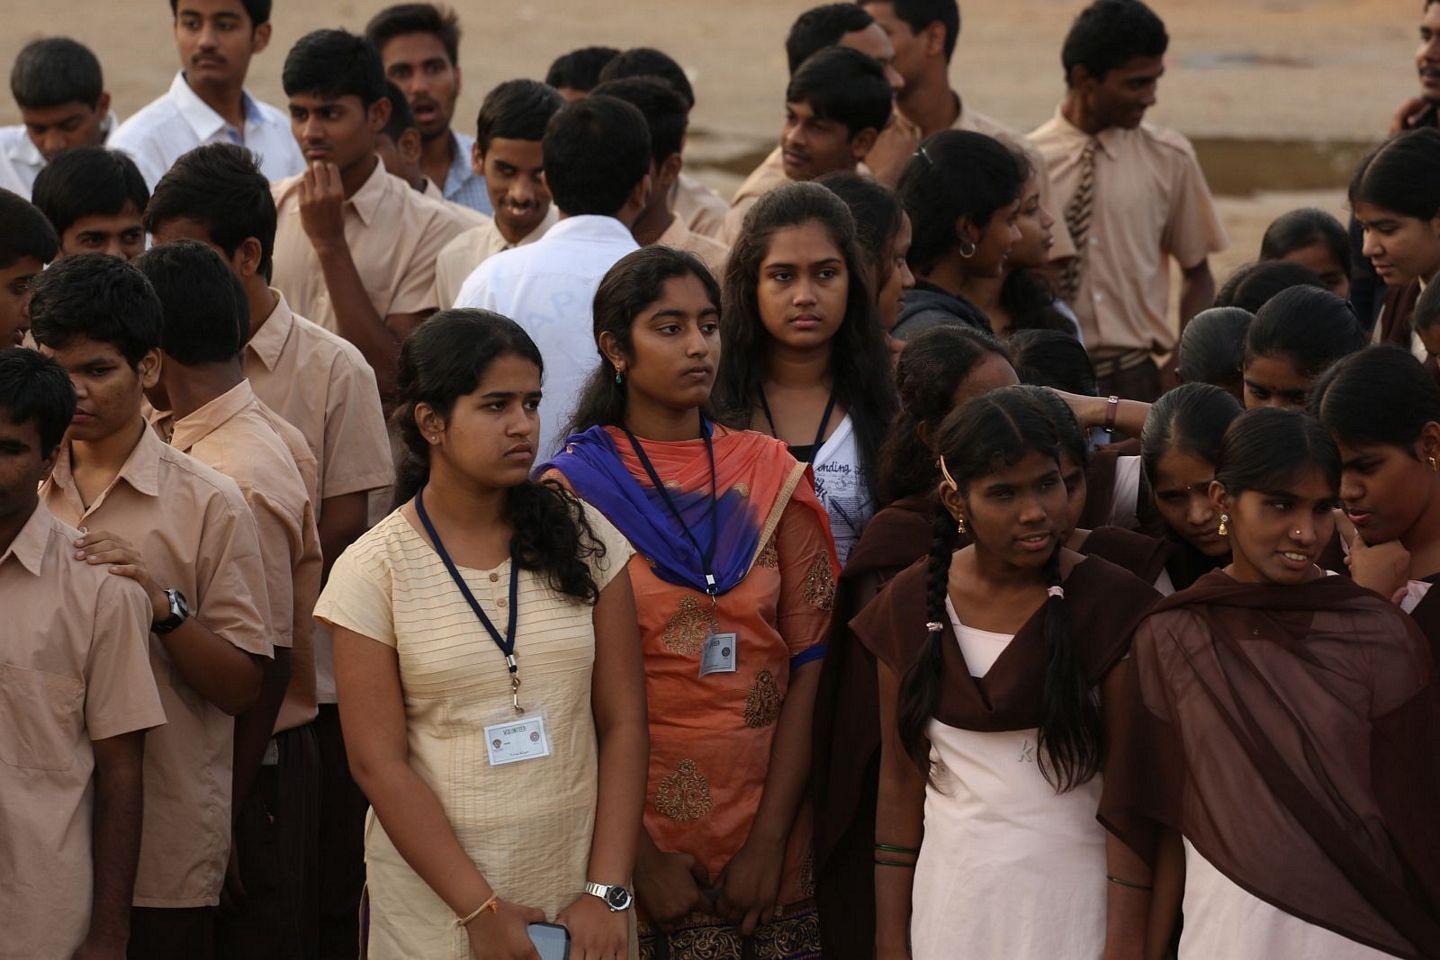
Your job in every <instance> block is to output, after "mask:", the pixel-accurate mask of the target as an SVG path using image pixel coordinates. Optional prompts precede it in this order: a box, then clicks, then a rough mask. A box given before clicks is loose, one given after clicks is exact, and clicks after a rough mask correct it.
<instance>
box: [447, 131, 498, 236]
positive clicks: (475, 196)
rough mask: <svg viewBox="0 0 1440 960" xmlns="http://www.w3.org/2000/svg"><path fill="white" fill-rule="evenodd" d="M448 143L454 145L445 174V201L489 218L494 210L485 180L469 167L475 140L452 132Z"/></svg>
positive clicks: (457, 132) (458, 132)
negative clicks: (453, 152)
mask: <svg viewBox="0 0 1440 960" xmlns="http://www.w3.org/2000/svg"><path fill="white" fill-rule="evenodd" d="M450 142H451V143H453V144H454V145H455V159H454V160H453V161H451V163H450V172H449V173H447V174H445V190H444V193H445V199H446V200H449V201H450V202H451V203H458V204H460V205H461V206H464V207H469V208H470V209H471V210H477V211H479V212H480V213H483V214H485V215H486V216H490V215H491V214H493V213H494V212H495V208H494V207H492V206H491V205H490V193H489V191H488V190H486V189H485V178H484V177H482V176H480V175H479V174H478V173H476V172H475V171H474V170H473V169H471V167H470V153H471V150H472V149H473V147H474V146H475V138H474V137H467V136H465V134H463V133H461V132H460V131H458V130H452V131H450Z"/></svg>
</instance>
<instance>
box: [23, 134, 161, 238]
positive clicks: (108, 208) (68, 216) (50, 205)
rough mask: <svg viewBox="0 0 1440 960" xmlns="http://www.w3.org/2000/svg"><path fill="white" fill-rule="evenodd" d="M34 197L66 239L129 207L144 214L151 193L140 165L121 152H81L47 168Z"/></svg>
mask: <svg viewBox="0 0 1440 960" xmlns="http://www.w3.org/2000/svg"><path fill="white" fill-rule="evenodd" d="M30 197H31V200H32V202H33V203H34V204H35V206H37V207H39V208H40V211H41V212H42V213H44V214H45V217H46V219H47V220H49V221H50V225H51V226H52V227H54V228H55V235H56V236H60V237H63V236H65V231H66V230H69V229H70V228H71V227H73V226H74V225H75V221H77V220H79V219H81V218H82V217H93V216H107V217H113V216H115V215H116V214H118V213H120V212H121V211H122V210H124V209H125V205H126V204H131V205H133V206H134V207H135V213H136V214H137V215H139V214H143V213H144V212H145V205H146V204H147V203H149V202H150V190H149V188H148V187H146V186H145V178H144V177H143V176H142V175H141V173H140V170H139V168H138V167H136V166H135V161H134V160H131V159H130V158H129V157H128V156H126V155H125V154H124V153H122V152H120V151H119V150H107V149H105V148H104V147H76V148H75V149H73V150H66V151H64V152H62V153H60V154H59V155H58V156H56V157H55V159H54V160H51V161H50V162H49V163H47V164H46V165H45V167H44V168H43V169H42V170H41V171H40V173H39V175H38V176H36V178H35V187H34V189H33V190H32V191H31V194H30Z"/></svg>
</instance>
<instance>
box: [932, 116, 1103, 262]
mask: <svg viewBox="0 0 1440 960" xmlns="http://www.w3.org/2000/svg"><path fill="white" fill-rule="evenodd" d="M950 129H952V130H970V131H973V132H975V133H983V134H985V136H987V137H994V138H995V139H996V140H999V141H1000V142H1002V143H1005V144H1007V145H1013V146H1018V147H1019V148H1020V149H1022V150H1024V151H1025V156H1026V157H1027V158H1029V160H1030V166H1032V167H1034V168H1035V171H1036V172H1037V173H1038V174H1039V179H1040V205H1041V206H1042V207H1044V208H1045V210H1046V211H1047V212H1048V213H1049V214H1050V216H1052V217H1054V218H1055V224H1054V226H1052V227H1051V228H1050V232H1051V234H1052V235H1053V236H1054V238H1055V243H1054V245H1053V246H1052V247H1051V248H1050V259H1051V260H1063V259H1065V258H1066V257H1073V256H1075V244H1074V242H1073V241H1072V240H1071V239H1070V229H1069V228H1068V227H1067V226H1066V225H1065V211H1064V209H1062V208H1060V207H1057V206H1056V205H1055V204H1056V202H1057V201H1056V198H1055V189H1054V187H1052V186H1051V185H1050V170H1049V167H1048V165H1047V164H1046V162H1045V157H1044V156H1043V155H1042V154H1041V153H1040V151H1039V150H1036V149H1035V144H1033V143H1031V142H1030V141H1029V140H1028V139H1027V138H1025V137H1023V136H1021V135H1020V134H1018V133H1016V132H1015V131H1014V130H1011V129H1010V128H1009V127H1007V126H1005V125H1004V124H1002V123H1000V122H999V121H998V120H994V119H992V118H991V117H988V116H986V115H985V114H983V113H980V112H979V111H976V110H967V109H965V108H964V106H963V105H962V106H961V109H960V115H959V116H958V117H956V118H955V125H954V126H953V127H951V128H950Z"/></svg>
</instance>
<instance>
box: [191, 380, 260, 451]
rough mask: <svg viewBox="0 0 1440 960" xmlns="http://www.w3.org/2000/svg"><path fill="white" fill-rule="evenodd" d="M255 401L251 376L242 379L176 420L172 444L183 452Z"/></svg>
mask: <svg viewBox="0 0 1440 960" xmlns="http://www.w3.org/2000/svg"><path fill="white" fill-rule="evenodd" d="M254 401H255V391H254V390H252V389H251V388H250V381H249V380H241V381H240V382H239V383H237V384H236V385H235V386H233V387H231V388H230V389H229V390H226V391H225V392H224V393H222V394H220V396H218V397H216V398H215V399H214V400H211V401H210V402H209V403H207V404H205V405H204V406H203V407H201V408H200V409H199V410H196V411H194V412H193V413H191V414H189V415H188V416H184V417H181V418H180V419H179V420H176V421H175V427H174V430H173V431H172V432H171V434H170V446H172V447H174V448H175V449H176V450H179V451H180V452H181V453H188V452H189V451H190V448H191V447H193V446H195V444H197V443H199V442H200V441H201V440H204V439H205V438H206V437H208V436H210V434H212V433H214V432H215V431H216V430H219V429H220V428H221V427H223V426H224V425H225V424H226V423H227V422H228V421H229V420H230V419H231V418H232V417H234V416H235V415H236V414H237V413H239V412H240V411H241V410H244V409H245V408H246V407H248V406H249V405H250V404H251V403H253V402H254Z"/></svg>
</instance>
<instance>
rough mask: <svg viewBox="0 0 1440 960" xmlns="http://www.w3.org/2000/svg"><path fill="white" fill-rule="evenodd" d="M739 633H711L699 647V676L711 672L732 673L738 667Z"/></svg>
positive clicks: (706, 675) (704, 675)
mask: <svg viewBox="0 0 1440 960" xmlns="http://www.w3.org/2000/svg"><path fill="white" fill-rule="evenodd" d="M739 653H740V635H739V634H737V633H711V634H710V635H709V636H707V637H706V638H705V645H704V646H703V647H701V649H700V676H702V677H708V676H710V674H712V673H734V672H735V671H736V669H737V668H738V661H739Z"/></svg>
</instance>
